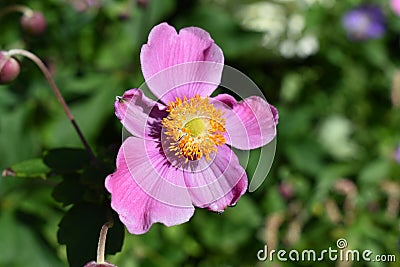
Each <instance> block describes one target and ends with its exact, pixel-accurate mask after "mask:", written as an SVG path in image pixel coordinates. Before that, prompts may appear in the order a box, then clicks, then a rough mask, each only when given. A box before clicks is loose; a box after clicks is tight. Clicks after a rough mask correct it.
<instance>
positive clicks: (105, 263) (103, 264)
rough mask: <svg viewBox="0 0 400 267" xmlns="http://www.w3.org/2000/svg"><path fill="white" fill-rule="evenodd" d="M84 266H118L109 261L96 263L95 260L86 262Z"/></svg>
mask: <svg viewBox="0 0 400 267" xmlns="http://www.w3.org/2000/svg"><path fill="white" fill-rule="evenodd" d="M84 267H117V266H115V265H114V264H111V263H109V262H103V263H96V262H95V261H91V262H88V263H86V265H85V266H84Z"/></svg>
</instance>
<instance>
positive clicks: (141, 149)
mask: <svg viewBox="0 0 400 267" xmlns="http://www.w3.org/2000/svg"><path fill="white" fill-rule="evenodd" d="M105 186H106V188H107V190H108V191H109V192H110V193H111V206H112V208H113V209H114V210H115V211H116V212H117V213H118V214H119V217H120V219H121V221H122V222H123V223H124V224H125V225H126V227H127V229H128V230H129V232H131V233H133V234H143V233H145V232H147V231H148V230H149V228H150V226H151V225H152V224H153V223H156V222H160V223H163V224H165V225H166V226H172V225H177V224H181V223H184V222H187V221H188V220H189V219H190V218H191V217H192V216H193V213H194V207H193V206H192V205H191V200H190V196H189V194H188V192H187V189H186V186H185V184H184V179H183V174H182V172H180V171H178V170H176V169H175V168H171V167H170V166H169V165H168V164H166V162H165V157H164V156H163V155H162V154H160V151H159V147H158V144H157V143H156V142H154V141H150V140H144V139H140V138H137V137H129V138H127V139H126V140H125V142H124V143H123V144H122V146H121V148H120V150H119V152H118V157H117V170H116V171H115V172H114V173H113V174H111V175H109V176H108V177H107V178H106V181H105Z"/></svg>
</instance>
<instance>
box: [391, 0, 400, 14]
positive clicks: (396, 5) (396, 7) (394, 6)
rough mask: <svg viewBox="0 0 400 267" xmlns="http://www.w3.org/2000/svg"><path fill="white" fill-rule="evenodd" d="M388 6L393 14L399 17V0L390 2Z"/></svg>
mask: <svg viewBox="0 0 400 267" xmlns="http://www.w3.org/2000/svg"><path fill="white" fill-rule="evenodd" d="M390 6H391V7H392V10H393V12H394V13H396V15H399V16H400V0H390Z"/></svg>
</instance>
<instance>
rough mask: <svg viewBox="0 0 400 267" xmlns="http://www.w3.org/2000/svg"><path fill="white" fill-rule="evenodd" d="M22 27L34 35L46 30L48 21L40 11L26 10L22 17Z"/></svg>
mask: <svg viewBox="0 0 400 267" xmlns="http://www.w3.org/2000/svg"><path fill="white" fill-rule="evenodd" d="M21 27H22V29H23V30H24V31H25V32H27V33H29V34H32V35H41V34H42V33H44V32H45V31H46V27H47V23H46V19H45V18H44V16H43V14H42V13H40V12H25V13H24V15H23V16H22V18H21Z"/></svg>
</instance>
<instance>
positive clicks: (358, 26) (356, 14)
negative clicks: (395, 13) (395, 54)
mask: <svg viewBox="0 0 400 267" xmlns="http://www.w3.org/2000/svg"><path fill="white" fill-rule="evenodd" d="M342 24H343V27H344V29H345V30H346V32H347V35H348V37H349V38H350V39H351V40H356V41H364V40H369V39H376V38H380V37H382V36H383V35H384V34H385V17H384V15H383V12H382V10H381V9H380V7H379V6H375V5H361V6H358V7H356V8H353V9H351V10H350V11H348V12H347V13H346V14H345V15H344V16H343V18H342Z"/></svg>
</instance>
